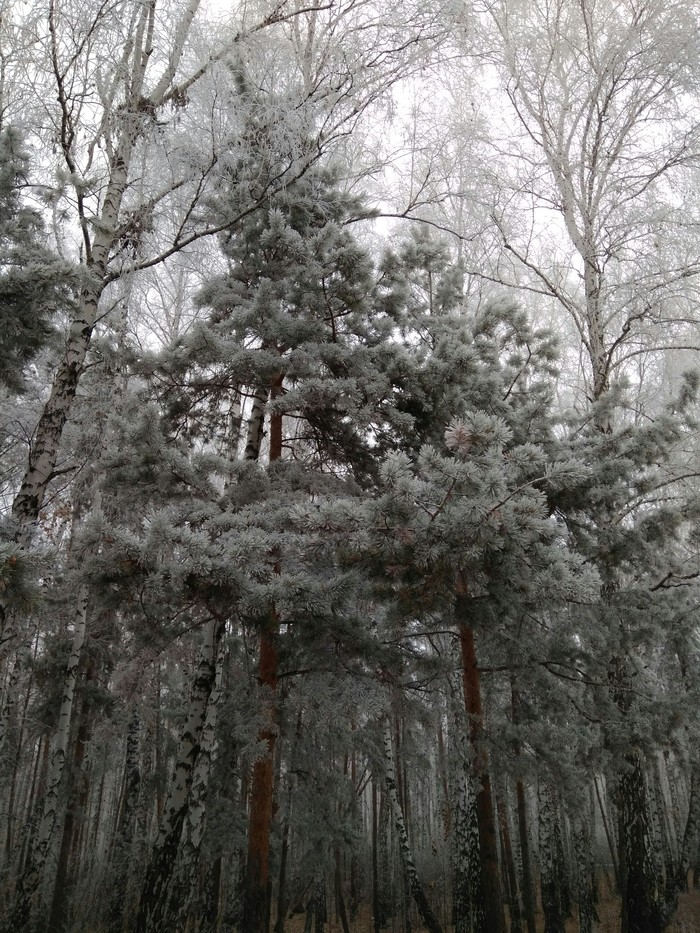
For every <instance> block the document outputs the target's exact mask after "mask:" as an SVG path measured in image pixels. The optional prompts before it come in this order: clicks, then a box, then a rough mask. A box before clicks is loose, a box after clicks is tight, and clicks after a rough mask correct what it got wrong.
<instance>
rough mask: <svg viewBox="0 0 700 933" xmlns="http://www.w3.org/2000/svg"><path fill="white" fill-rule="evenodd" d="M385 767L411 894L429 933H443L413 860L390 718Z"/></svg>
mask: <svg viewBox="0 0 700 933" xmlns="http://www.w3.org/2000/svg"><path fill="white" fill-rule="evenodd" d="M384 765H385V769H386V770H385V783H386V790H387V796H388V797H389V802H390V804H391V810H392V814H393V817H394V825H395V826H396V832H397V834H398V838H399V849H400V851H401V859H402V861H403V866H404V871H405V872H406V876H407V877H408V883H409V885H410V888H411V893H412V894H413V899H414V900H415V902H416V907H417V908H418V913H419V914H420V916H421V919H422V921H423V923H424V924H425V926H426V927H427V929H428V931H429V933H442V928H441V926H440V923H439V922H438V919H437V917H436V916H435V914H434V913H433V909H432V907H431V906H430V902H429V901H428V898H427V897H426V894H425V891H424V889H423V885H422V884H421V882H420V879H419V877H418V872H417V871H416V864H415V862H414V860H413V852H412V850H411V846H410V843H409V841H408V833H407V832H406V822H405V820H404V815H403V811H402V809H401V804H400V802H399V792H398V788H397V786H396V771H395V768H394V751H393V748H392V740H391V723H390V722H389V719H388V717H387V718H386V720H385V723H384Z"/></svg>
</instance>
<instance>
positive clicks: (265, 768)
mask: <svg viewBox="0 0 700 933" xmlns="http://www.w3.org/2000/svg"><path fill="white" fill-rule="evenodd" d="M281 392H282V377H281V376H277V377H275V379H274V380H273V383H272V389H271V393H270V396H271V398H272V399H273V400H274V399H275V398H277V397H278V396H279V395H280V394H281ZM281 457H282V416H281V415H279V414H275V413H274V412H273V413H272V414H271V416H270V463H274V462H275V461H276V460H279V459H280V458H281ZM276 569H278V567H277V568H276ZM278 630H279V622H278V619H277V613H276V611H275V609H274V607H273V608H272V609H271V611H270V617H269V619H268V623H267V626H266V627H265V628H264V630H263V631H262V633H261V635H260V660H259V666H258V681H259V683H260V685H261V686H262V687H263V688H265V689H266V690H267V691H268V692H269V694H270V709H269V724H268V726H266V728H265V729H263V730H262V731H261V733H260V735H259V739H260V740H261V741H262V742H265V744H266V745H267V749H268V751H267V754H266V755H265V757H264V758H260V759H258V760H257V761H256V762H255V764H254V765H253V777H252V783H251V791H250V810H249V814H250V815H249V819H248V858H247V869H246V883H245V899H244V905H243V926H242V928H243V929H244V930H245V931H246V933H267V931H268V930H269V928H270V903H271V898H272V881H271V878H270V832H271V830H272V817H273V812H274V767H273V757H274V750H275V738H276V733H275V727H274V720H275V719H276V715H277V710H276V699H275V694H276V692H277V664H278V657H277V636H278Z"/></svg>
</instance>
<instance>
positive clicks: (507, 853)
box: [496, 782, 522, 933]
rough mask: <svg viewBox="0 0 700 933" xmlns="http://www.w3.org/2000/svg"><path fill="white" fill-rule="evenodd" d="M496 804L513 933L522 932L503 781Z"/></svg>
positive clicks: (518, 894) (497, 794) (497, 792)
mask: <svg viewBox="0 0 700 933" xmlns="http://www.w3.org/2000/svg"><path fill="white" fill-rule="evenodd" d="M496 787H497V789H496V806H497V807H498V823H499V827H500V830H501V849H502V852H503V862H504V869H505V872H506V878H507V880H508V889H509V899H508V906H509V909H510V929H511V933H521V919H522V913H521V910H520V892H519V891H518V881H517V874H516V871H515V863H514V860H513V846H512V844H511V837H510V825H509V823H508V804H507V800H506V795H505V787H504V785H503V782H502V783H501V786H500V788H499V785H498V783H497V784H496Z"/></svg>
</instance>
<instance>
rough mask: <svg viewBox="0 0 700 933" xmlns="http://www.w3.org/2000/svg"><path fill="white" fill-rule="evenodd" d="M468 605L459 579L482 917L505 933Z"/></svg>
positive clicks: (491, 929)
mask: <svg viewBox="0 0 700 933" xmlns="http://www.w3.org/2000/svg"><path fill="white" fill-rule="evenodd" d="M469 603H470V597H469V593H468V589H467V586H466V582H465V581H464V580H462V579H461V577H460V578H458V581H457V597H456V600H455V617H456V620H457V624H458V627H459V640H460V646H461V652H462V685H463V689H464V702H465V706H466V710H467V720H468V732H469V740H470V744H471V747H472V753H473V760H474V770H475V774H476V775H477V779H478V781H479V782H480V787H479V788H478V790H477V794H476V814H477V821H478V825H479V848H480V851H481V889H482V897H483V901H484V916H485V918H486V928H487V930H488V931H489V933H505V918H504V915H503V899H502V896H501V880H500V873H499V867H498V844H497V841H496V838H497V837H496V821H495V818H494V812H493V799H492V796H491V778H490V775H489V767H488V753H487V751H486V744H485V735H484V714H483V710H482V705H481V677H480V674H479V668H478V666H477V660H476V647H475V644H474V632H473V630H472V628H471V627H470V625H469V620H470V612H469V610H470V606H469Z"/></svg>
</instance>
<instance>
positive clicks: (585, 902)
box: [573, 805, 598, 933]
mask: <svg viewBox="0 0 700 933" xmlns="http://www.w3.org/2000/svg"><path fill="white" fill-rule="evenodd" d="M590 813H591V808H590V806H588V805H586V806H585V807H584V812H583V813H582V814H580V815H579V816H577V817H576V819H575V820H574V828H573V836H574V855H575V860H576V890H577V893H578V917H579V923H578V926H579V933H593V931H594V930H595V925H596V923H597V922H598V914H597V912H596V909H595V892H594V889H593V883H594V865H593V853H592V851H591V827H590V825H589V817H590Z"/></svg>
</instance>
